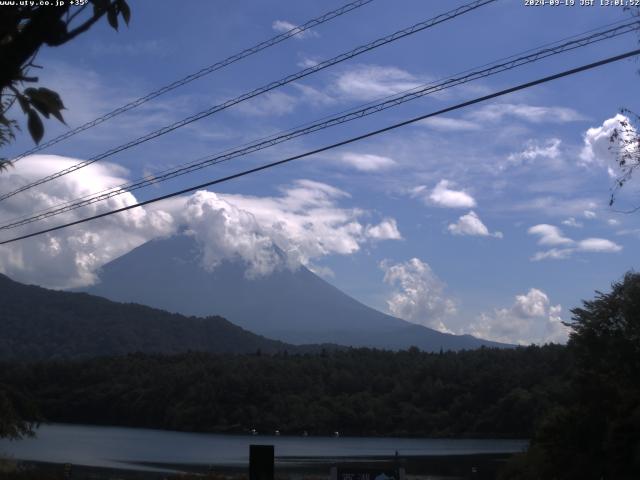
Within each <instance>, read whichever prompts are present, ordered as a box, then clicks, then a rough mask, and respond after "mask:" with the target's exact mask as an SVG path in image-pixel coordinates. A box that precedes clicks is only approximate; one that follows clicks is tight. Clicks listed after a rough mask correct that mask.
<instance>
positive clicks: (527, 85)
mask: <svg viewBox="0 0 640 480" xmlns="http://www.w3.org/2000/svg"><path fill="white" fill-rule="evenodd" d="M638 54H640V49H636V50H631V51H629V52H626V53H622V54H620V55H615V56H613V57H608V58H605V59H603V60H599V61H597V62H593V63H589V64H587V65H582V66H580V67H576V68H572V69H569V70H565V71H563V72H560V73H556V74H554V75H550V76H547V77H542V78H539V79H537V80H533V81H530V82H526V83H522V84H520V85H516V86H515V87H510V88H507V89H504V90H500V91H498V92H494V93H491V94H489V95H485V96H482V97H478V98H475V99H473V100H468V101H466V102H462V103H458V104H457V105H454V106H452V107H447V108H443V109H441V110H438V111H435V112H431V113H427V114H425V115H420V116H418V117H413V118H411V119H409V120H404V121H402V122H399V123H395V124H393V125H389V126H387V127H384V128H381V129H378V130H374V131H371V132H368V133H365V134H363V135H358V136H356V137H351V138H349V139H347V140H342V141H340V142H337V143H333V144H331V145H327V146H324V147H321V148H317V149H315V150H311V151H309V152H305V153H301V154H299V155H294V156H292V157H288V158H285V159H283V160H278V161H276V162H271V163H267V164H265V165H261V166H259V167H255V168H250V169H248V170H243V171H242V172H239V173H235V174H233V175H229V176H226V177H222V178H218V179H215V180H211V181H209V182H205V183H201V184H199V185H195V186H192V187H189V188H185V189H183V190H179V191H177V192H172V193H168V194H166V195H162V196H159V197H155V198H152V199H149V200H145V201H142V202H138V203H135V204H132V205H128V206H126V207H122V208H118V209H115V210H111V211H109V212H104V213H100V214H98V215H93V216H91V217H86V218H83V219H80V220H76V221H73V222H69V223H65V224H62V225H58V226H56V227H51V228H47V229H44V230H39V231H37V232H33V233H29V234H26V235H21V236H18V237H14V238H11V239H9V240H3V241H1V242H0V245H6V244H8V243H12V242H17V241H19V240H25V239H27V238H31V237H35V236H38V235H43V234H45V233H50V232H55V231H57V230H61V229H63V228H68V227H71V226H74V225H79V224H82V223H85V222H89V221H91V220H97V219H99V218H103V217H107V216H109V215H113V214H116V213H121V212H124V211H127V210H131V209H133V208H137V207H143V206H145V205H149V204H151V203H156V202H159V201H161V200H167V199H169V198H173V197H177V196H179V195H183V194H185V193H189V192H193V191H195V190H199V189H202V188H206V187H210V186H212V185H217V184H219V183H224V182H228V181H230V180H234V179H236V178H240V177H244V176H246V175H249V174H252V173H256V172H260V171H262V170H267V169H270V168H273V167H277V166H279V165H283V164H285V163H289V162H292V161H294V160H299V159H301V158H305V157H309V156H311V155H316V154H318V153H322V152H325V151H327V150H332V149H334V148H337V147H341V146H344V145H348V144H350V143H354V142H357V141H360V140H364V139H366V138H369V137H373V136H376V135H380V134H382V133H385V132H388V131H391V130H395V129H397V128H400V127H403V126H406V125H409V124H411V123H415V122H418V121H420V120H425V119H427V118H430V117H435V116H437V115H442V114H444V113H449V112H452V111H454V110H458V109H461V108H464V107H468V106H470V105H475V104H477V103H481V102H485V101H487V100H491V99H493V98H497V97H500V96H503V95H507V94H509V93H513V92H517V91H519V90H524V89H526V88H531V87H534V86H536V85H540V84H543V83H547V82H550V81H553V80H557V79H559V78H562V77H567V76H569V75H574V74H576V73H580V72H584V71H586V70H591V69H593V68H597V67H600V66H603V65H607V64H609V63H613V62H617V61H620V60H623V59H625V58H629V57H632V56H635V55H638Z"/></svg>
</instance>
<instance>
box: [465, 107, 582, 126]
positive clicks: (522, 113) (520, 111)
mask: <svg viewBox="0 0 640 480" xmlns="http://www.w3.org/2000/svg"><path fill="white" fill-rule="evenodd" d="M469 116H470V117H471V118H472V119H474V120H476V121H500V120H502V119H504V118H505V117H512V118H517V119H520V120H525V121H528V122H532V123H541V122H551V123H567V122H575V121H578V120H583V119H584V117H583V116H582V115H580V114H579V113H578V112H576V111H575V110H572V109H570V108H565V107H555V106H554V107H541V106H536V105H527V104H522V103H520V104H515V103H495V104H492V105H486V106H484V107H480V108H479V109H477V110H475V111H473V112H472V113H471V114H470V115H469Z"/></svg>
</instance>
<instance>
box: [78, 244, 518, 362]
mask: <svg viewBox="0 0 640 480" xmlns="http://www.w3.org/2000/svg"><path fill="white" fill-rule="evenodd" d="M245 272H246V265H245V264H244V263H243V262H242V261H225V262H223V263H221V264H220V265H218V266H216V268H215V269H207V268H205V267H204V266H203V262H202V253H201V248H200V246H199V245H198V243H197V242H196V240H195V239H194V238H193V237H191V236H189V235H187V234H184V233H182V234H178V235H174V236H172V237H169V238H163V239H156V240H151V241H149V242H147V243H145V244H143V245H141V246H139V247H138V248H136V249H134V250H132V251H131V252H129V253H127V254H125V255H123V256H121V257H119V258H117V259H115V260H113V261H111V262H110V263H108V264H106V265H105V266H103V267H102V269H101V271H100V272H99V281H98V282H97V283H96V284H94V285H93V286H91V287H87V288H85V289H83V291H85V292H87V293H91V294H93V295H98V296H101V297H106V298H108V299H110V300H113V301H116V302H132V303H140V304H143V305H148V306H151V307H155V308H159V309H163V310H167V311H169V312H175V313H180V314H183V315H194V316H198V317H206V316H210V315H219V316H222V317H224V318H226V319H228V320H229V321H231V322H232V323H234V324H236V325H238V326H240V327H242V328H245V329H247V330H250V331H252V332H254V333H257V334H260V335H264V336H266V337H269V338H274V339H278V340H281V341H284V342H289V343H294V344H308V343H335V344H340V345H350V346H362V347H374V348H386V349H403V348H408V347H410V346H416V347H418V348H420V349H421V350H425V351H438V350H440V349H443V350H461V349H473V348H478V347H480V346H483V345H484V346H487V347H506V346H507V345H505V344H500V343H495V342H491V341H487V340H482V339H478V338H475V337H472V336H470V335H452V334H446V333H441V332H438V331H436V330H433V329H430V328H427V327H424V326H421V325H417V324H413V323H409V322H406V321H404V320H400V319H398V318H395V317H393V316H390V315H387V314H385V313H382V312H379V311H378V310H375V309H373V308H370V307H368V306H366V305H364V304H362V303H360V302H358V301H357V300H355V299H353V298H351V297H350V296H348V295H347V294H345V293H344V292H342V291H340V290H339V289H337V288H336V287H334V286H332V285H331V284H329V283H328V282H326V281H325V280H323V279H322V278H320V277H319V276H317V275H315V274H314V273H313V272H311V271H310V270H309V269H307V268H306V267H304V266H300V267H298V268H297V269H295V270H291V269H289V268H285V267H283V268H280V269H277V270H275V271H274V272H273V273H271V274H270V275H266V276H259V277H256V278H250V277H248V276H247V275H246V273H245Z"/></svg>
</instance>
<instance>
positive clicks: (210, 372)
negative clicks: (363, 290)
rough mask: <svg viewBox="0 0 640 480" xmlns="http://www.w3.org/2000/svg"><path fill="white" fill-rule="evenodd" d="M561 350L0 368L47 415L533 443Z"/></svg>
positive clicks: (558, 383)
mask: <svg viewBox="0 0 640 480" xmlns="http://www.w3.org/2000/svg"><path fill="white" fill-rule="evenodd" d="M566 365H567V357H566V354H565V348H564V347H561V346H557V345H556V346H553V345H552V346H545V347H527V348H518V349H495V350H494V349H480V350H474V351H464V352H458V353H455V352H447V353H442V354H437V353H423V352H420V351H418V350H417V349H415V348H414V349H411V350H409V351H403V352H389V351H379V350H369V349H354V350H346V351H337V352H331V353H328V352H325V353H323V354H298V355H291V354H278V355H273V356H269V355H265V354H262V355H212V354H204V353H188V354H182V355H145V354H134V355H129V356H126V357H111V358H99V359H93V360H86V361H64V362H47V363H36V364H29V365H24V364H23V365H16V364H13V365H9V364H4V365H0V382H6V383H7V384H10V385H12V386H14V388H17V389H24V390H28V391H30V392H31V393H32V395H33V398H34V399H35V401H36V403H37V404H38V406H39V408H40V410H41V412H42V414H43V416H44V418H46V419H47V420H50V421H57V422H74V423H91V424H105V425H128V426H136V427H154V428H166V429H177V430H189V431H206V432H247V431H248V430H249V429H252V428H256V429H257V430H258V431H259V432H264V433H273V431H274V430H276V429H278V430H280V431H281V432H283V433H289V434H300V433H302V432H303V431H305V430H306V431H308V432H309V434H328V433H331V432H334V431H336V430H337V431H340V432H342V433H344V434H350V435H410V436H412V435H421V436H473V437H518V438H528V437H529V436H530V435H531V433H532V431H533V429H534V427H535V426H536V424H537V422H538V420H539V419H540V418H541V417H542V415H543V413H544V412H545V411H547V410H548V409H549V408H550V407H551V406H552V405H554V404H556V403H558V401H559V400H558V398H559V397H560V396H562V395H563V384H564V382H565V380H564V379H563V376H564V374H565V366H566Z"/></svg>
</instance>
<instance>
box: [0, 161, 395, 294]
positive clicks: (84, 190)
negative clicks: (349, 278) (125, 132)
mask: <svg viewBox="0 0 640 480" xmlns="http://www.w3.org/2000/svg"><path fill="white" fill-rule="evenodd" d="M77 162H78V160H75V159H72V158H66V157H59V156H52V155H34V156H31V157H28V158H25V159H23V160H22V161H21V162H20V163H19V164H18V165H17V166H16V168H15V170H11V171H10V172H9V174H6V175H2V176H0V189H1V190H2V191H9V190H11V189H13V188H15V186H16V185H21V184H25V183H27V182H29V181H33V180H36V179H38V178H41V177H42V176H44V175H48V174H51V173H54V172H57V171H59V170H61V169H63V168H66V167H69V166H71V165H72V164H75V163H77ZM126 175H127V172H126V170H125V169H123V168H121V167H118V166H116V165H113V164H111V163H100V164H93V165H91V166H89V167H86V168H84V169H81V170H79V171H77V172H74V173H73V174H72V175H66V176H64V177H61V178H59V179H56V180H54V181H52V182H48V183H46V184H44V185H42V186H40V187H39V188H37V189H31V190H28V191H26V192H24V193H22V194H20V195H17V196H15V197H12V198H10V199H9V200H7V201H6V202H3V203H2V204H1V205H0V215H1V218H2V219H3V221H8V220H10V219H13V218H16V217H22V216H26V215H31V214H33V213H35V212H39V211H41V210H44V209H47V208H50V207H52V206H56V205H58V204H60V203H63V202H66V201H69V200H72V199H75V198H78V197H82V196H84V195H88V194H91V193H94V192H97V191H102V190H106V189H109V188H113V187H115V186H117V185H120V184H122V183H124V182H126V180H127V178H126ZM348 198H349V194H348V193H347V192H344V191H342V190H340V189H338V188H335V187H332V186H331V185H328V184H326V183H321V182H316V181H312V180H304V179H303V180H296V181H293V182H292V183H290V184H288V185H285V186H282V187H281V188H280V194H279V195H277V196H265V197H258V196H250V195H228V194H217V193H214V192H210V191H204V190H203V191H198V192H195V193H193V194H192V195H189V196H185V197H180V198H175V199H171V200H169V201H165V202H162V203H159V204H155V205H152V206H150V207H147V208H135V209H132V210H129V211H126V212H123V213H119V214H116V215H113V216H109V217H107V218H105V219H100V220H97V221H93V222H89V223H85V224H82V225H79V226H75V227H71V228H67V229H63V230H60V231H58V232H53V233H50V234H47V235H43V236H39V237H35V238H32V239H28V240H24V241H21V242H16V243H12V244H9V245H5V246H2V247H0V271H2V273H5V274H7V275H9V276H10V277H12V278H15V279H16V280H19V281H22V282H28V283H36V284H39V285H43V286H47V287H53V288H74V287H80V286H86V285H90V284H92V283H94V282H95V280H96V271H97V270H98V269H99V268H100V267H101V266H102V265H104V264H106V263H108V262H109V261H111V260H113V259H114V258H117V257H119V256H121V255H123V254H125V253H127V252H128V251H130V250H132V249H133V248H135V247H137V246H139V245H141V244H143V243H144V242H146V241H148V240H151V239H153V238H157V237H164V236H168V235H171V234H174V233H176V232H178V231H179V230H181V229H186V230H187V231H188V232H189V234H191V235H193V236H194V237H195V239H196V241H197V242H198V243H199V244H200V246H201V247H202V250H203V261H204V263H205V265H204V266H205V267H206V268H208V269H214V268H216V266H217V265H219V264H220V262H222V261H223V260H225V259H240V260H242V261H244V262H245V264H246V266H247V272H246V273H247V275H248V276H259V275H268V274H269V273H271V272H273V271H274V269H276V268H279V267H283V266H286V267H288V268H295V267H296V266H298V265H309V266H311V267H313V262H314V261H318V260H320V259H321V258H322V257H325V256H328V255H350V254H352V253H355V252H357V251H359V250H360V249H361V248H362V247H363V246H364V245H367V244H370V243H373V242H379V241H383V240H398V239H401V238H402V235H401V234H400V231H399V229H398V225H397V222H396V220H395V219H393V218H391V217H387V216H385V217H381V218H379V219H378V221H377V222H376V221H372V219H374V218H375V215H373V214H370V213H369V212H367V211H366V210H364V209H359V208H347V207H343V206H342V205H341V202H342V201H343V200H345V199H348ZM136 202H137V200H136V198H135V196H134V195H133V194H131V193H126V194H123V195H119V196H116V197H113V198H111V199H109V200H107V201H105V202H98V203H95V204H92V205H90V206H88V207H84V208H82V209H78V210H75V211H72V212H68V213H65V214H63V215H60V216H58V217H53V218H50V219H47V220H45V221H44V222H42V223H37V224H33V228H34V229H35V226H36V225H37V226H38V228H43V227H44V226H47V227H50V226H55V225H58V224H60V223H63V222H69V221H74V220H78V219H80V218H84V217H87V216H91V215H96V214H99V213H103V212H106V211H109V210H113V209H116V208H121V207H123V206H127V205H131V204H133V203H136ZM365 220H366V221H365ZM15 232H18V230H15ZM24 232H25V230H20V233H24ZM12 233H13V231H12Z"/></svg>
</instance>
